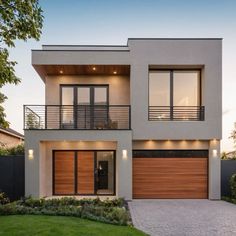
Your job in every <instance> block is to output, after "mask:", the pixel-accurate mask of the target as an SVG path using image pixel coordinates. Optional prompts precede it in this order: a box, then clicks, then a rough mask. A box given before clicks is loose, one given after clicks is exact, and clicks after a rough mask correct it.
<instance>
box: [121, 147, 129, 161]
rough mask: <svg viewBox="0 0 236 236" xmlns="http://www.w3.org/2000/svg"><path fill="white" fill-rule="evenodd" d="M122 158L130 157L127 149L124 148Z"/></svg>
mask: <svg viewBox="0 0 236 236" xmlns="http://www.w3.org/2000/svg"><path fill="white" fill-rule="evenodd" d="M122 158H123V159H127V158H128V155H127V150H126V149H124V150H122Z"/></svg>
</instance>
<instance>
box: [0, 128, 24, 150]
mask: <svg viewBox="0 0 236 236" xmlns="http://www.w3.org/2000/svg"><path fill="white" fill-rule="evenodd" d="M23 142H24V135H22V134H20V133H18V132H17V131H15V130H13V129H10V128H0V147H4V148H11V147H15V146H18V145H20V144H22V143H23Z"/></svg>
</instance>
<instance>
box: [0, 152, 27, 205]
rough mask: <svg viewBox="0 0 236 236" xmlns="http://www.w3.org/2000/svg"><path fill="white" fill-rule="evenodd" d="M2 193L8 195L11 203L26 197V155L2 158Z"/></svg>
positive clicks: (0, 187) (0, 164) (0, 160)
mask: <svg viewBox="0 0 236 236" xmlns="http://www.w3.org/2000/svg"><path fill="white" fill-rule="evenodd" d="M0 192H4V193H6V195H7V196H8V197H9V198H10V200H11V201H14V200H18V199H20V198H21V197H23V196H24V195H25V161H24V155H15V156H2V155H1V156H0Z"/></svg>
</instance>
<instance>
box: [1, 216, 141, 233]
mask: <svg viewBox="0 0 236 236" xmlns="http://www.w3.org/2000/svg"><path fill="white" fill-rule="evenodd" d="M0 235H4V236H21V235H22V236H25V235H27V236H31V235H32V236H33V235H34V236H37V235H40V236H49V235H50V236H58V235H60V236H64V235H66V236H74V235H77V236H80V235H82V236H87V235H89V236H93V235H94V236H100V235H101V236H105V235H106V236H109V235H112V236H126V235H127V236H132V235H135V236H144V235H145V234H144V233H142V232H140V231H138V230H136V229H134V228H132V227H130V226H116V225H110V224H104V223H100V222H95V221H90V220H85V219H80V218H76V217H64V216H43V215H40V216H36V215H11V216H0Z"/></svg>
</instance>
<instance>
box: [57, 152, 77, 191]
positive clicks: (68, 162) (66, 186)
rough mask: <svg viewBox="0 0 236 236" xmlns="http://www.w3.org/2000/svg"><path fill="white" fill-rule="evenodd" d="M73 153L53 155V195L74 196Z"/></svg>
mask: <svg viewBox="0 0 236 236" xmlns="http://www.w3.org/2000/svg"><path fill="white" fill-rule="evenodd" d="M74 157H75V154H74V152H70V151H66V152H55V155H54V193H55V194H74V193H75V188H74V185H75V176H74V168H75V166H74Z"/></svg>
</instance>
